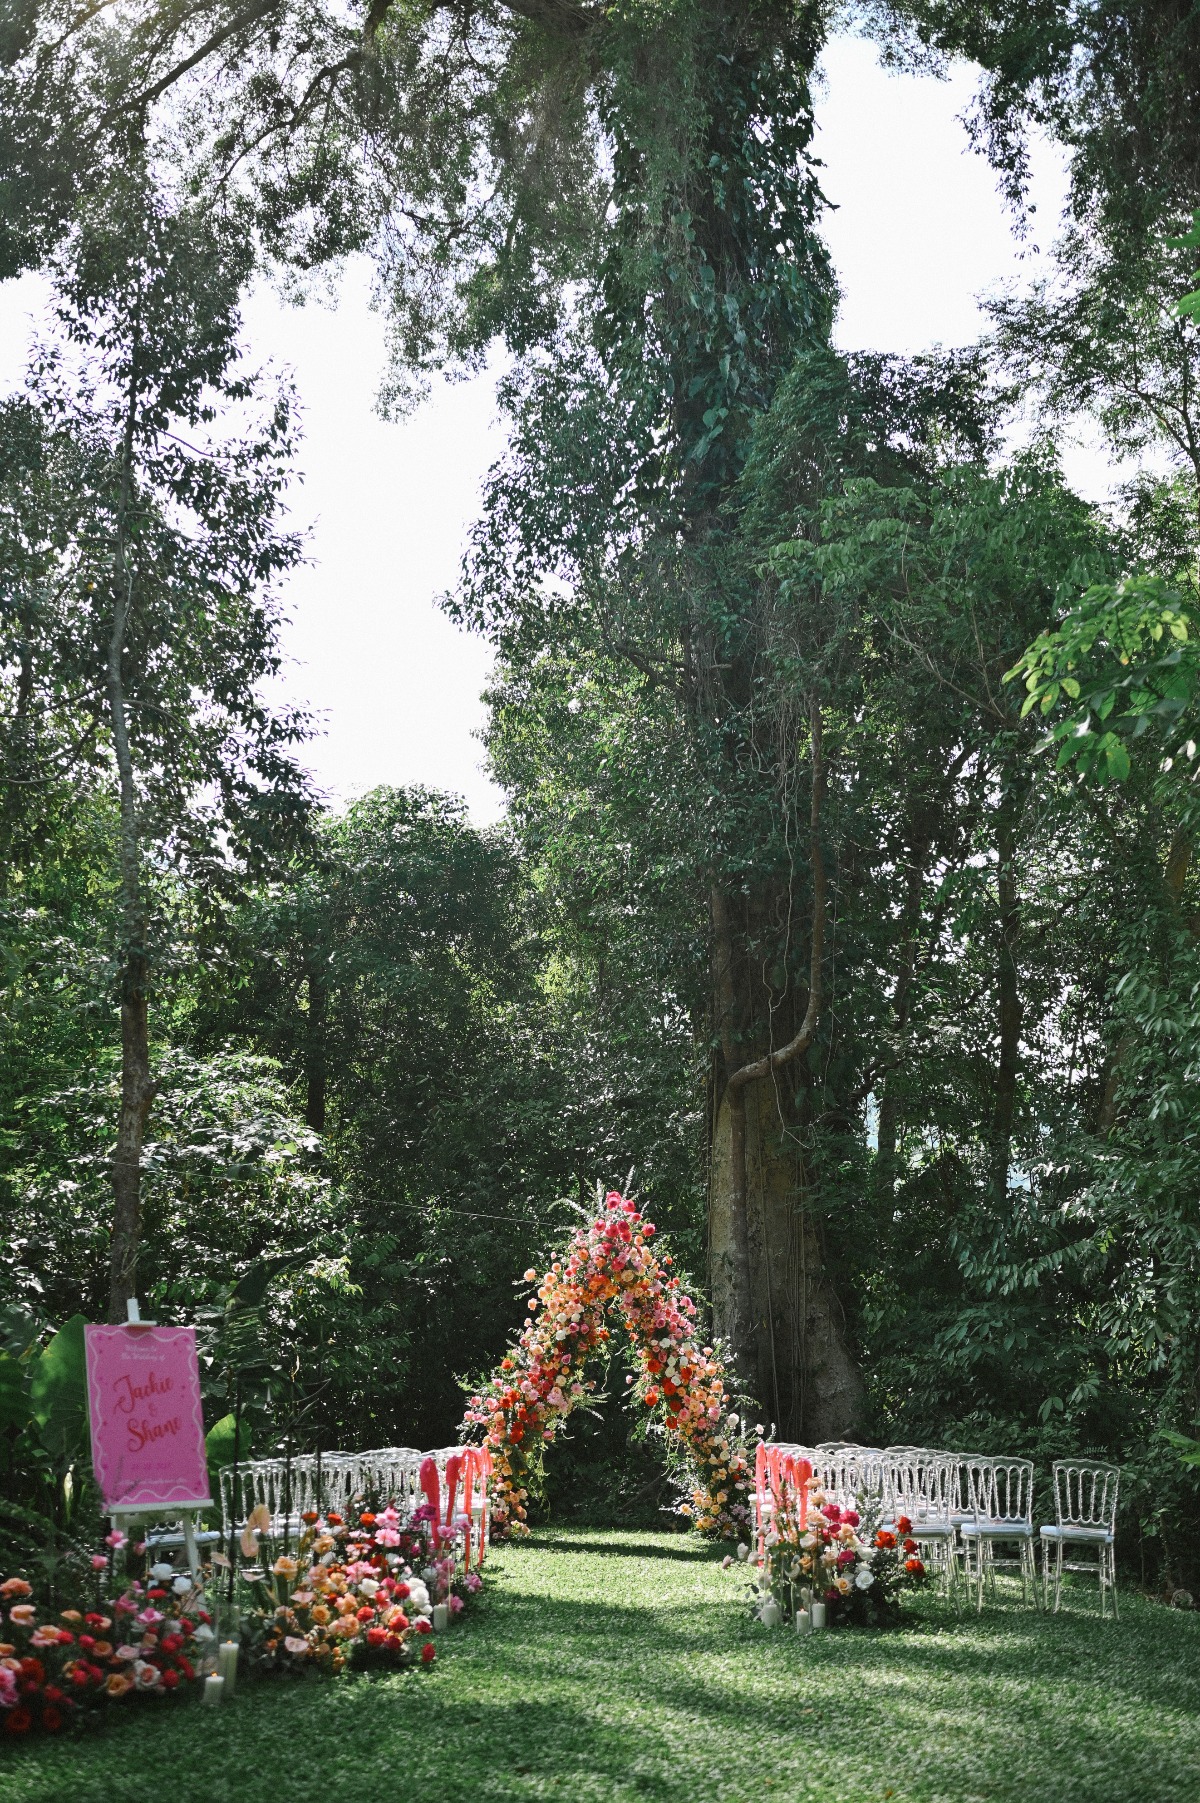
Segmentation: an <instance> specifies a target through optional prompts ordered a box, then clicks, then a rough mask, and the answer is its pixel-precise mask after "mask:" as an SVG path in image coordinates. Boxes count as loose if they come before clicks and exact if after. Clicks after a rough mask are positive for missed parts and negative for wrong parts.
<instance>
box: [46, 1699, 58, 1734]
mask: <svg viewBox="0 0 1200 1803" xmlns="http://www.w3.org/2000/svg"><path fill="white" fill-rule="evenodd" d="M62 1725H63V1716H62V1710H61V1709H57V1708H56V1707H55V1706H54V1704H53V1703H51V1704H50V1705H49V1707H48V1708H46V1709H43V1710H42V1727H43V1728H44V1729H45V1730H46V1733H47V1734H57V1733H58V1731H59V1729H60V1728H61V1727H62Z"/></svg>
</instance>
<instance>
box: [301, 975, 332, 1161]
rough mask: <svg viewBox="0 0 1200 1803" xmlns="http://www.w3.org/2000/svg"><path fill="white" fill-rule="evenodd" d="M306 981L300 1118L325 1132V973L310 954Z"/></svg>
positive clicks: (327, 992) (327, 1007) (313, 1128)
mask: <svg viewBox="0 0 1200 1803" xmlns="http://www.w3.org/2000/svg"><path fill="white" fill-rule="evenodd" d="M305 969H306V976H307V982H308V1020H307V1023H306V1027H305V1035H304V1079H305V1089H306V1097H305V1105H304V1118H305V1120H306V1121H307V1123H308V1125H309V1126H310V1127H311V1128H312V1130H313V1132H314V1133H324V1131H325V1110H326V1104H327V1096H328V1089H329V1071H328V1065H327V1061H326V1053H325V1025H326V1020H327V1018H328V1012H329V990H328V986H327V984H326V981H325V973H324V971H323V970H321V969H320V967H319V966H318V963H317V958H316V953H315V952H310V953H309V956H308V958H307V959H306V964H305Z"/></svg>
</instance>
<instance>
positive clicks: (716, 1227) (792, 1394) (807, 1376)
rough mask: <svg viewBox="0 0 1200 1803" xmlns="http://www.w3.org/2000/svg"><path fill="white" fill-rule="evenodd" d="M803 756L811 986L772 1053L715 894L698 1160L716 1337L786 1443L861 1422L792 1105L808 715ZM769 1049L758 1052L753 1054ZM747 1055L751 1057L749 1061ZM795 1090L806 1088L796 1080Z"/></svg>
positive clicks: (817, 997)
mask: <svg viewBox="0 0 1200 1803" xmlns="http://www.w3.org/2000/svg"><path fill="white" fill-rule="evenodd" d="M810 728H811V737H812V752H813V777H812V797H811V811H810V821H809V855H810V867H811V876H812V907H811V914H810V957H809V984H808V995H807V998H806V1002H805V1007H804V1012H803V1016H802V1018H801V1019H800V1022H799V1024H798V1026H796V1030H795V1031H794V1032H793V1033H792V1035H791V1037H790V1038H788V1039H787V1040H785V1042H784V1043H783V1044H782V1045H778V1046H772V1045H771V1039H772V1037H773V1035H774V1030H775V1024H776V1023H775V1022H774V1021H773V1020H772V1019H771V1018H770V1010H769V1009H768V1010H767V1017H766V1018H764V1017H763V1009H762V1007H761V1006H756V1004H755V1001H754V998H755V997H756V996H760V995H762V994H763V993H764V986H763V983H762V981H761V977H760V976H759V977H758V978H757V979H756V974H755V972H754V970H753V968H752V965H753V959H752V957H751V955H750V954H749V952H748V949H747V946H748V943H749V942H750V941H752V940H753V939H754V937H755V935H754V933H753V932H752V931H749V930H748V928H749V926H750V922H749V921H748V919H747V914H748V912H753V909H752V907H751V908H749V909H748V906H747V903H746V901H745V898H744V897H739V898H738V900H737V903H736V905H735V902H734V900H733V898H731V897H730V896H729V895H727V894H726V893H725V892H724V890H723V889H722V888H721V886H720V885H719V884H718V885H715V886H714V889H713V892H712V896H711V902H710V909H711V922H712V944H713V1000H714V1010H715V1013H716V1018H717V1025H718V1039H719V1043H720V1066H721V1069H720V1074H719V1077H718V1079H717V1086H716V1093H717V1097H718V1100H717V1105H716V1109H715V1113H714V1118H713V1121H712V1127H711V1142H710V1157H709V1212H708V1229H709V1231H708V1242H709V1286H710V1293H711V1295H712V1299H713V1311H714V1325H715V1330H716V1332H717V1333H718V1334H720V1335H721V1336H723V1337H724V1338H725V1339H727V1340H728V1341H729V1343H730V1345H731V1347H732V1350H733V1362H734V1367H735V1369H736V1371H737V1373H738V1376H739V1378H740V1380H741V1382H742V1384H743V1385H744V1386H745V1388H746V1389H747V1390H748V1392H749V1393H750V1394H751V1395H752V1396H753V1397H755V1398H756V1399H757V1400H758V1401H759V1402H760V1403H761V1405H762V1407H763V1408H764V1410H765V1411H766V1412H767V1413H768V1414H769V1415H770V1416H771V1417H772V1419H773V1421H774V1424H775V1426H776V1428H777V1430H778V1431H779V1432H780V1433H781V1434H785V1435H786V1436H788V1437H790V1438H793V1439H800V1440H819V1439H827V1438H831V1437H834V1436H838V1435H843V1434H846V1433H848V1432H849V1431H850V1429H851V1428H852V1427H853V1426H854V1424H855V1423H856V1421H857V1420H858V1419H859V1417H860V1415H861V1412H862V1399H863V1391H862V1383H861V1379H860V1377H859V1374H858V1369H857V1366H856V1364H855V1361H854V1358H853V1355H852V1354H851V1352H850V1350H849V1347H848V1344H847V1341H846V1336H845V1331H844V1320H843V1316H842V1311H841V1309H840V1308H839V1306H838V1304H837V1301H836V1298H835V1297H834V1295H833V1292H832V1288H831V1286H830V1283H829V1280H828V1276H827V1273H826V1271H825V1263H824V1259H823V1255H822V1247H821V1243H820V1237H819V1235H818V1234H817V1233H816V1231H815V1229H814V1227H813V1223H812V1218H811V1212H810V1211H809V1210H808V1209H807V1208H806V1206H805V1184H806V1174H805V1172H804V1169H803V1159H802V1153H801V1149H800V1148H801V1141H800V1135H799V1133H798V1131H797V1129H798V1127H799V1124H800V1123H799V1120H798V1115H797V1109H796V1104H795V1100H794V1098H795V1094H796V1089H797V1082H798V1078H797V1073H798V1072H802V1069H803V1067H802V1065H801V1063H800V1060H801V1059H802V1057H803V1054H804V1053H805V1052H807V1051H808V1049H809V1047H810V1046H811V1045H812V1043H813V1041H814V1039H815V1037H816V1033H817V1029H818V1025H819V1022H820V1018H821V1009H822V1003H823V987H822V961H823V957H824V938H825V914H826V874H825V862H824V856H823V853H822V849H821V830H822V821H821V810H822V803H823V798H824V787H825V766H824V757H823V751H822V742H821V730H822V727H821V716H820V711H819V709H818V708H817V707H816V705H815V704H814V705H813V706H812V707H811V709H810ZM764 1044H765V1045H766V1048H767V1049H765V1050H760V1049H758V1048H760V1047H762V1046H763V1045H764ZM747 1054H750V1055H747ZM799 1081H800V1082H801V1083H802V1082H803V1077H802V1076H801V1077H800V1078H799Z"/></svg>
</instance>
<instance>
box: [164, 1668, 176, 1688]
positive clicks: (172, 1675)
mask: <svg viewBox="0 0 1200 1803" xmlns="http://www.w3.org/2000/svg"><path fill="white" fill-rule="evenodd" d="M162 1681H163V1685H164V1688H165V1689H167V1690H174V1688H175V1686H176V1685H177V1684H178V1682H179V1673H178V1672H164V1673H163V1675H162Z"/></svg>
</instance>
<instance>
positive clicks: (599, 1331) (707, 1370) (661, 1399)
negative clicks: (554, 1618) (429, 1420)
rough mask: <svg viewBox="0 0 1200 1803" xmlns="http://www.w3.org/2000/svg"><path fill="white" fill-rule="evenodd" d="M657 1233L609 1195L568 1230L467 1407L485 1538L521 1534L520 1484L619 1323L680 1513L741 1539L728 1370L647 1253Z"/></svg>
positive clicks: (663, 1261) (742, 1502)
mask: <svg viewBox="0 0 1200 1803" xmlns="http://www.w3.org/2000/svg"><path fill="white" fill-rule="evenodd" d="M653 1237H654V1223H653V1222H652V1221H647V1220H645V1219H644V1218H643V1216H642V1215H641V1213H640V1211H639V1209H638V1207H637V1204H636V1203H634V1202H630V1201H627V1200H626V1198H625V1197H624V1196H621V1195H618V1193H617V1192H616V1191H615V1190H610V1191H609V1193H608V1195H607V1196H606V1197H605V1198H604V1202H603V1204H602V1205H601V1206H600V1208H599V1209H598V1211H597V1213H596V1215H595V1217H594V1218H592V1219H590V1220H588V1221H586V1222H585V1223H584V1224H583V1225H581V1226H580V1227H578V1228H576V1229H575V1231H574V1232H573V1233H572V1234H571V1236H570V1238H569V1240H567V1241H566V1242H565V1243H564V1245H563V1246H562V1247H561V1249H560V1251H559V1253H558V1255H557V1256H555V1257H554V1258H553V1259H552V1260H551V1262H550V1264H549V1267H548V1269H547V1270H546V1271H545V1272H544V1274H543V1275H542V1276H541V1278H540V1280H539V1277H538V1273H537V1272H536V1271H533V1270H530V1271H526V1273H525V1281H526V1283H529V1284H536V1286H537V1288H536V1291H535V1293H534V1294H533V1295H532V1296H531V1297H530V1298H529V1302H528V1308H529V1313H528V1315H527V1316H526V1319H525V1325H524V1327H523V1329H522V1331H521V1333H520V1334H519V1336H518V1337H517V1339H516V1341H515V1343H514V1344H512V1345H511V1346H510V1347H509V1349H508V1351H507V1353H506V1354H505V1356H504V1357H503V1358H502V1359H501V1361H500V1364H499V1367H498V1368H497V1370H496V1372H495V1373H494V1375H493V1376H492V1377H491V1378H490V1379H489V1381H488V1382H487V1383H486V1384H485V1385H483V1386H482V1388H481V1389H480V1390H479V1392H478V1394H476V1395H474V1396H472V1397H471V1399H470V1403H469V1405H468V1408H467V1413H466V1417H465V1420H464V1424H463V1425H464V1429H465V1430H466V1432H467V1433H468V1434H469V1435H471V1436H472V1437H474V1436H475V1435H476V1434H477V1433H478V1431H479V1430H480V1429H482V1430H483V1436H484V1444H485V1445H486V1447H487V1449H488V1450H489V1451H490V1453H491V1455H492V1460H493V1472H492V1484H491V1517H492V1531H493V1534H494V1535H496V1536H503V1535H505V1534H511V1533H517V1534H522V1533H525V1532H527V1529H526V1527H525V1512H526V1502H527V1499H528V1490H527V1478H528V1476H529V1473H530V1470H531V1467H532V1465H533V1463H534V1461H535V1459H540V1457H541V1454H542V1452H543V1451H544V1449H545V1447H546V1445H548V1444H549V1443H551V1442H552V1441H553V1440H554V1439H555V1437H556V1435H557V1434H558V1431H559V1429H560V1428H561V1427H562V1425H563V1423H564V1422H565V1421H566V1419H567V1417H568V1416H569V1415H570V1414H571V1412H572V1410H574V1409H576V1408H578V1406H579V1405H580V1403H581V1402H584V1401H585V1400H586V1399H587V1396H588V1394H589V1393H590V1392H591V1391H593V1390H594V1389H595V1387H596V1385H595V1382H594V1380H590V1379H588V1378H587V1377H586V1375H585V1371H586V1366H587V1363H588V1360H589V1359H590V1358H592V1357H594V1356H595V1355H596V1354H597V1353H599V1352H600V1351H601V1350H602V1349H603V1347H604V1344H605V1342H606V1341H607V1340H608V1338H609V1335H610V1328H609V1326H608V1322H609V1320H610V1318H611V1316H612V1314H613V1312H614V1311H615V1312H616V1313H617V1315H618V1316H619V1318H620V1319H621V1320H622V1321H623V1322H624V1324H625V1327H626V1329H627V1330H628V1334H629V1342H630V1346H631V1347H632V1349H633V1355H634V1364H635V1370H634V1373H633V1374H632V1375H631V1376H630V1378H628V1379H627V1380H626V1381H627V1383H629V1385H630V1388H631V1391H632V1394H633V1396H634V1398H635V1399H636V1400H637V1401H638V1402H639V1403H641V1404H642V1406H643V1407H644V1408H646V1409H647V1410H649V1411H651V1412H652V1413H653V1415H654V1417H655V1418H656V1419H657V1421H658V1422H659V1424H660V1425H661V1427H662V1429H663V1431H664V1433H665V1435H666V1436H667V1439H668V1442H669V1443H671V1444H673V1445H674V1446H675V1447H676V1448H677V1449H678V1451H679V1452H680V1453H681V1454H682V1455H683V1456H684V1459H685V1462H686V1464H687V1466H688V1469H689V1471H690V1474H691V1479H692V1496H691V1501H690V1502H689V1503H685V1504H684V1511H685V1513H688V1514H690V1515H691V1516H692V1518H693V1521H694V1522H695V1525H696V1526H697V1527H698V1528H700V1529H701V1530H702V1531H703V1532H706V1533H714V1534H735V1533H736V1534H741V1533H744V1532H746V1531H747V1529H748V1526H749V1492H750V1478H751V1474H750V1469H749V1465H748V1462H747V1459H746V1456H745V1452H744V1450H743V1444H742V1440H741V1437H740V1435H739V1434H738V1432H737V1428H738V1420H737V1417H736V1416H735V1415H732V1414H731V1413H730V1404H729V1395H728V1391H727V1388H726V1384H725V1369H724V1365H723V1363H722V1361H721V1359H720V1357H719V1356H718V1354H717V1352H716V1351H715V1350H714V1348H713V1347H711V1346H701V1345H700V1344H699V1343H698V1339H697V1332H696V1325H695V1323H696V1304H695V1303H694V1302H693V1301H692V1299H691V1297H690V1296H688V1295H685V1294H684V1292H683V1287H682V1285H681V1283H680V1280H679V1278H678V1277H677V1276H675V1275H674V1274H673V1272H672V1271H671V1269H670V1266H671V1263H672V1260H671V1257H670V1254H669V1253H668V1254H664V1255H663V1256H662V1257H661V1258H658V1257H656V1256H655V1254H654V1253H653V1252H652V1251H651V1249H650V1241H651V1240H652V1238H653Z"/></svg>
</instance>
